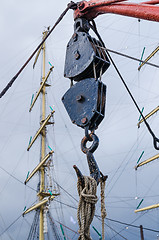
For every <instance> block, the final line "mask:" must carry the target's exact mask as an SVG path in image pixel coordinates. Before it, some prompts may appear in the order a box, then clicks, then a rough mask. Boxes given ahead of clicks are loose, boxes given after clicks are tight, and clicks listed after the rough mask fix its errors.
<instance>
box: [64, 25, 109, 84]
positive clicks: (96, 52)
mask: <svg viewBox="0 0 159 240" xmlns="http://www.w3.org/2000/svg"><path fill="white" fill-rule="evenodd" d="M81 25H82V24H81V22H76V28H77V29H76V31H75V33H74V34H73V36H72V38H71V40H70V41H69V43H68V45H67V50H66V58H65V69H64V76H65V77H67V78H70V79H72V80H74V81H80V80H82V79H85V78H99V76H100V75H102V74H103V73H104V72H105V71H106V70H107V68H108V67H109V65H110V62H109V59H108V57H107V55H106V52H105V49H104V48H102V44H101V43H100V41H98V40H96V39H95V38H92V37H91V36H90V35H89V34H88V28H86V30H85V31H84V26H86V24H85V25H84V24H83V25H84V26H81Z"/></svg>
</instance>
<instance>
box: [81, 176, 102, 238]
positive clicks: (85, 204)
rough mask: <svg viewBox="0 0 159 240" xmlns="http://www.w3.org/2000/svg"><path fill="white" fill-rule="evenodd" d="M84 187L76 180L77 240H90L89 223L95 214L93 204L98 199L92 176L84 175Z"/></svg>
mask: <svg viewBox="0 0 159 240" xmlns="http://www.w3.org/2000/svg"><path fill="white" fill-rule="evenodd" d="M84 183H85V184H84V186H85V187H84V188H83V189H82V186H81V185H80V183H79V181H78V182H77V190H78V194H79V197H80V199H79V203H78V209H77V220H78V224H79V234H80V236H79V238H78V240H91V237H90V225H91V222H92V220H93V218H94V214H95V204H96V202H97V200H98V198H97V196H96V192H97V183H96V181H95V179H94V178H92V177H87V176H84Z"/></svg>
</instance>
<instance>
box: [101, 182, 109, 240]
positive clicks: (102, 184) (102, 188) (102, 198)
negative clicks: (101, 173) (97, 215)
mask: <svg viewBox="0 0 159 240" xmlns="http://www.w3.org/2000/svg"><path fill="white" fill-rule="evenodd" d="M100 189H101V194H100V196H101V217H102V240H104V239H105V232H104V219H105V218H106V216H107V213H106V209H105V193H104V190H105V180H102V179H101V182H100Z"/></svg>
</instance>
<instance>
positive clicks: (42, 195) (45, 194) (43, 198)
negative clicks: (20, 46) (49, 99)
mask: <svg viewBox="0 0 159 240" xmlns="http://www.w3.org/2000/svg"><path fill="white" fill-rule="evenodd" d="M48 31H49V29H48V30H47V31H44V32H43V39H44V38H45V37H46V36H47V34H48ZM41 51H42V59H43V60H42V62H43V63H42V65H43V67H42V68H43V69H42V81H41V83H40V88H39V91H38V92H37V94H36V96H35V97H34V99H33V101H32V104H31V106H30V109H29V111H30V112H31V110H32V108H33V106H34V104H35V102H36V100H37V98H38V97H39V96H40V94H41V119H40V128H39V129H38V131H37V132H36V134H35V136H34V137H33V139H32V140H31V141H30V143H29V146H28V148H27V150H28V151H29V150H30V148H31V147H32V145H33V143H34V142H35V141H36V139H37V138H38V136H39V135H41V145H40V152H41V155H40V162H39V164H38V165H37V166H36V167H35V168H34V170H33V171H32V172H31V173H30V174H29V175H28V176H27V179H26V180H25V184H26V183H27V182H28V181H29V180H30V179H31V178H32V177H33V176H34V175H35V173H36V172H39V182H40V188H39V192H38V194H37V196H38V198H39V202H38V203H37V204H35V205H34V206H32V207H30V208H28V209H27V210H26V211H25V212H24V213H23V215H25V214H27V213H29V212H30V211H33V210H37V209H39V211H40V213H39V214H40V217H39V220H40V221H39V240H44V228H45V226H44V221H45V216H44V215H45V214H46V213H45V205H46V204H48V203H49V201H51V200H53V199H54V197H55V196H56V195H58V194H56V193H55V194H53V193H52V192H51V191H50V190H51V189H46V183H45V168H46V167H47V165H46V162H47V160H48V159H49V158H50V157H51V155H52V154H53V151H52V150H51V151H50V152H49V153H48V154H46V125H48V124H49V125H50V124H54V123H53V122H51V121H49V120H50V118H51V117H52V116H53V114H54V110H52V111H51V113H50V114H49V115H48V116H46V86H50V85H48V84H47V83H46V82H47V79H48V77H49V75H50V73H51V72H52V70H53V66H52V67H51V68H50V70H49V72H48V73H47V75H45V57H46V46H45V42H44V43H43V45H42V47H41V48H40V49H39V51H38V53H37V56H36V58H35V62H34V65H33V67H34V66H35V64H36V62H37V59H38V57H39V54H40V52H41Z"/></svg>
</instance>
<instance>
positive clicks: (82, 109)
mask: <svg viewBox="0 0 159 240" xmlns="http://www.w3.org/2000/svg"><path fill="white" fill-rule="evenodd" d="M62 101H63V104H64V106H65V108H66V111H67V113H68V115H69V117H70V118H71V121H72V122H73V123H74V124H76V125H77V126H79V127H82V128H86V127H87V128H88V129H89V130H93V129H95V128H97V127H98V125H99V124H100V123H101V121H102V120H103V118H104V114H105V101H106V85H105V84H104V83H102V82H101V81H99V80H95V79H94V78H87V79H85V80H84V81H80V82H78V83H76V84H75V85H73V86H72V87H71V88H70V89H69V90H68V91H67V92H66V93H65V94H64V96H63V97H62Z"/></svg>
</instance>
